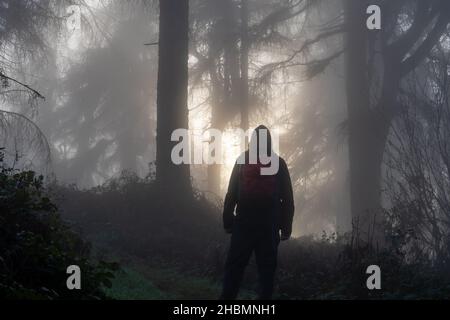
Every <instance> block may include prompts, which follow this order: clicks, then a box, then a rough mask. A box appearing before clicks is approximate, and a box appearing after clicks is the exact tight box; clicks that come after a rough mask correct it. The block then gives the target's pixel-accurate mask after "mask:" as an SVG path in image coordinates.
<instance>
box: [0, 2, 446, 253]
mask: <svg viewBox="0 0 450 320" xmlns="http://www.w3.org/2000/svg"><path fill="white" fill-rule="evenodd" d="M372 2H374V4H377V5H379V6H380V7H381V9H382V11H383V15H382V18H381V23H382V28H381V30H368V29H367V26H366V19H367V17H368V15H367V14H366V12H365V7H364V4H361V3H362V2H360V3H359V4H355V3H356V2H355V1H344V0H343V1H335V0H333V1H331V0H330V1H326V0H317V1H305V0H243V1H241V0H239V1H238V0H191V1H189V33H188V35H189V39H188V41H189V42H188V47H187V48H183V47H181V46H179V43H184V42H183V41H184V40H183V39H181V40H180V39H178V38H176V37H178V36H179V35H180V34H181V32H182V31H183V30H182V27H183V21H170V22H168V21H165V22H164V21H160V6H159V2H158V1H138V0H135V1H131V0H130V1H115V0H90V1H83V0H64V1H56V0H55V1H53V0H47V1H37V0H36V1H34V0H33V1H31V0H30V1H17V0H5V1H1V2H0V47H1V55H0V74H1V76H0V79H1V81H2V88H1V91H0V97H1V106H0V134H1V135H0V147H1V148H2V150H4V151H3V153H4V154H3V153H2V157H3V159H2V161H1V162H2V164H3V165H7V166H8V167H13V168H14V169H17V170H33V171H36V172H38V173H40V174H43V175H44V176H45V177H46V183H48V185H51V186H53V187H54V188H56V189H58V188H62V189H64V188H66V189H64V190H65V191H64V192H63V194H64V196H62V198H64V199H65V200H66V203H65V204H63V205H62V206H63V207H64V208H66V209H65V211H67V212H68V214H69V218H70V219H72V220H77V219H78V218H79V217H84V215H87V213H86V212H91V211H90V210H93V211H92V212H97V213H98V214H100V215H101V216H102V217H103V218H105V219H106V220H108V219H109V218H111V219H113V217H119V216H120V219H124V220H120V219H119V221H120V224H121V226H124V227H125V226H128V224H127V223H128V222H129V221H133V222H132V223H135V224H136V225H139V222H138V221H139V220H138V218H136V217H135V216H134V214H135V215H136V216H138V215H139V214H138V213H136V212H141V213H142V212H144V211H148V212H150V213H155V212H160V211H158V210H162V211H163V212H166V211H176V212H178V213H177V214H180V215H182V213H181V211H182V209H183V210H184V209H185V208H182V206H183V204H182V203H184V202H181V204H180V203H178V202H177V201H178V200H179V198H178V195H179V194H181V193H188V194H190V195H194V196H195V198H196V199H197V200H198V199H201V201H205V204H202V205H201V208H203V209H204V210H205V211H208V212H207V215H209V217H212V218H214V219H219V220H220V213H218V212H220V211H221V208H222V204H223V199H224V197H225V194H226V191H227V187H228V182H229V178H230V175H231V171H232V168H233V165H234V163H235V161H236V159H237V157H238V156H239V155H240V153H241V152H242V151H243V149H242V144H241V142H240V141H238V139H236V138H235V136H234V132H235V130H237V129H243V130H252V129H254V128H256V127H257V126H259V125H260V124H264V125H266V126H267V127H268V128H269V129H270V130H271V131H272V132H273V133H274V134H276V135H277V136H279V138H280V140H279V148H278V150H277V151H278V153H279V154H280V156H281V157H283V158H284V159H285V160H286V162H287V165H288V168H289V171H290V176H291V180H292V184H293V188H294V200H295V217H294V227H293V236H294V237H303V236H313V237H315V238H320V237H321V236H324V237H325V238H327V237H329V236H330V235H334V236H333V237H337V235H343V234H346V233H348V232H350V233H351V232H353V234H354V233H355V232H356V234H357V235H356V236H355V237H356V238H358V237H359V232H362V233H365V232H366V230H368V231H367V233H366V234H365V235H364V236H361V238H364V239H365V240H367V241H369V239H370V241H372V240H373V238H375V239H381V238H383V237H384V236H381V234H383V235H384V234H386V233H389V234H391V235H393V234H395V235H396V236H398V235H399V234H402V235H403V236H405V235H406V234H408V235H409V234H410V233H409V232H413V233H414V235H415V238H414V237H412V236H411V238H408V240H407V241H406V240H405V241H406V242H407V243H406V242H405V243H404V244H403V245H404V248H408V249H412V248H420V250H421V251H420V252H421V253H424V254H425V255H426V256H427V259H428V258H429V259H431V260H430V261H433V262H436V261H438V260H439V261H444V260H445V259H446V258H445V257H448V254H449V252H450V251H449V246H448V239H449V235H450V233H449V231H450V230H449V228H448V225H449V222H450V220H449V219H450V215H449V212H450V211H449V210H448V209H449V208H450V201H449V199H450V197H449V182H448V177H449V169H450V165H449V154H448V152H449V150H450V149H449V147H450V145H449V144H448V141H449V139H448V138H449V135H448V134H449V131H448V128H449V127H450V126H449V123H448V121H449V120H450V117H448V115H449V114H450V112H449V105H448V94H449V90H448V89H449V87H448V76H449V75H450V67H449V66H450V59H449V58H450V45H449V43H450V37H449V33H448V32H449V29H448V22H449V21H450V17H449V15H448V12H450V10H447V11H446V9H448V4H445V1H444V2H442V3H441V2H440V1H430V2H429V3H428V2H427V4H425V1H415V0H398V1H392V2H391V1H383V0H377V1H372ZM361 12H362V14H361ZM164 23H166V24H164ZM160 25H165V26H166V27H167V34H168V35H169V36H167V37H165V36H164V35H162V34H161V33H160V30H159V28H160ZM185 29H186V28H185ZM185 31H186V30H185ZM180 37H181V36H180ZM178 40H179V41H178ZM168 48H169V49H171V50H169V49H168ZM184 49H186V50H188V52H187V54H184V51H183V50H184ZM164 50H166V51H164ZM164 58H166V59H167V60H168V59H169V58H170V59H172V60H173V61H172V62H170V61H169V62H166V60H164V61H163V60H162V59H164ZM162 61H163V62H162ZM180 65H181V66H184V65H187V67H188V71H189V78H188V81H187V83H186V85H185V86H184V87H186V86H187V91H186V92H184V91H183V90H184V89H186V88H184V89H183V88H181V89H180V86H181V87H183V68H180V67H179V66H180ZM180 70H181V71H180ZM180 84H181V85H180ZM185 105H186V106H187V108H184V106H185ZM164 108H165V109H164ZM174 128H185V129H191V130H194V131H195V132H196V133H197V134H198V135H203V133H204V132H205V131H207V130H209V129H218V130H220V131H221V132H223V133H224V135H223V138H222V152H223V155H222V156H223V159H224V163H223V164H220V165H207V164H192V165H182V166H174V164H173V163H170V161H167V159H168V157H170V150H171V148H172V147H173V145H174V143H173V141H170V133H171V132H172V131H173V130H172V129H174ZM158 139H159V140H158ZM205 146H207V142H206V141H204V142H201V143H200V145H197V146H195V147H193V148H192V150H191V152H193V153H195V152H196V151H198V150H200V149H201V148H204V147H205ZM161 177H163V178H161ZM130 181H131V182H130ZM128 183H130V185H129V184H128ZM133 183H135V184H136V185H134V184H133ZM153 183H155V184H153ZM187 184H188V185H189V188H185V189H183V188H182V187H181V186H182V185H187ZM143 185H145V186H147V185H150V186H153V187H155V188H156V190H158V192H160V191H161V192H167V193H165V194H164V195H163V196H159V193H157V192H156V191H154V192H153V191H152V192H153V193H151V192H150V191H148V190H147V189H139V188H140V187H142V186H143ZM56 186H57V187H56ZM128 187H129V189H127V188H128ZM153 187H152V188H153ZM116 188H119V189H120V188H123V189H120V190H122V191H120V192H119V193H118V194H120V195H123V194H127V192H131V191H130V190H135V189H133V188H136V190H137V191H136V193H133V194H135V195H139V194H141V193H140V192H142V194H143V195H142V197H143V199H145V197H146V196H145V195H144V194H145V193H144V191H143V190H147V191H148V192H149V193H148V197H149V199H152V201H153V202H152V203H156V204H158V205H156V204H155V207H139V205H141V204H142V202H140V201H141V200H142V199H141V198H139V199H141V200H136V199H134V198H133V197H131V198H129V199H122V200H123V201H122V202H119V203H116V202H115V201H118V200H117V198H114V197H113V196H111V195H110V194H109V193H108V192H113V191H114V190H115V191H117V190H116ZM143 188H144V187H143ZM67 190H69V191H67ZM111 190H113V191H111ZM151 190H153V189H151ZM186 190H188V191H186ZM115 191H114V192H115ZM147 191H146V192H147ZM71 192H74V194H72V193H71ZM77 192H79V193H77ZM83 192H87V193H86V194H90V193H89V192H92V193H94V194H97V193H98V194H102V195H105V198H102V199H103V200H102V201H104V202H102V201H95V200H87V199H86V198H83V196H81V194H84V193H83ZM121 192H123V193H121ZM75 193H76V195H75ZM78 197H80V198H78ZM181 198H182V197H181ZM80 199H81V200H80ZM83 199H84V200H83ZM83 201H85V202H83ZM142 201H143V200H142ZM159 201H162V202H164V203H166V204H167V205H168V206H169V207H167V208H165V209H161V208H162V207H161V206H163V205H162V204H161V203H160V202H159ZM180 201H181V200H180ZM100 203H103V204H102V205H105V206H104V207H102V205H100ZM106 203H110V204H111V207H110V208H109V207H108V206H107V205H106ZM113 203H115V204H114V205H113ZM202 203H203V202H202ZM78 205H79V207H78ZM83 205H85V206H86V207H83ZM95 205H99V207H98V208H100V209H98V208H97V207H96V206H95ZM152 205H153V204H152ZM184 205H186V204H185V203H184ZM209 205H211V206H213V207H214V208H215V209H214V210H213V209H211V210H209V209H205V208H209V207H208V206H209ZM88 206H91V207H90V209H86V208H87V207H88ZM122 206H124V208H125V209H123V210H124V211H123V212H119V211H120V209H119V208H122ZM172 206H173V207H172ZM177 206H178V207H177ZM138 207H139V208H138ZM187 207H189V206H187ZM75 208H78V209H75ZM93 208H97V209H93ZM105 208H108V209H105ZM189 208H190V207H189ZM203 209H202V210H203ZM76 210H79V211H80V212H79V216H77V213H76V212H75V211H76ZM95 210H97V211H95ZM164 210H166V211H164ZM189 210H191V209H189ZM192 211H195V210H194V209H192ZM125 212H126V213H125ZM121 214H122V215H121ZM202 214H203V213H202ZM94 216H95V215H94ZM125 216H127V217H135V218H136V220H133V219H132V218H130V219H131V220H126V219H125V218H124V217H125ZM202 217H203V216H202ZM103 218H102V219H103ZM185 218H186V219H190V218H192V220H193V221H197V220H201V219H200V218H199V217H197V216H196V217H194V216H192V217H190V216H186V217H185ZM92 219H93V218H92ZM183 219H184V218H183ZM202 219H203V218H202ZM208 219H209V218H208ZM94 220H95V219H94ZM83 221H84V220H83ZM108 221H109V220H108ZM158 221H159V220H158ZM208 221H209V220H208ZM211 221H212V220H211ZM214 221H216V220H214ZM130 223H131V222H130ZM152 223H153V222H152ZM202 223H203V222H202ZM383 223H386V224H383ZM218 224H219V223H218ZM372 224H373V226H372ZM375 225H377V227H375ZM381 225H383V227H380V226H381ZM386 225H388V226H389V227H386ZM133 226H134V225H133ZM137 227H138V226H136V228H137ZM89 228H92V229H89ZM89 228H88V229H89V230H91V232H92V230H96V229H95V228H96V227H95V225H90V226H89ZM130 228H131V227H130ZM130 230H131V229H130ZM130 230H127V232H130V233H131V234H132V233H133V232H134V229H133V231H130ZM399 230H401V231H399ZM180 232H181V233H182V232H183V231H180ZM405 237H406V236H405ZM413 238H414V241H416V242H414V244H412V243H410V242H409V241H413V240H411V239H413ZM352 239H353V238H352ZM335 240H336V238H333V240H332V242H333V241H335ZM370 241H369V242H370ZM380 241H381V242H384V240H380ZM410 254H411V252H409V251H408V254H407V256H408V257H410Z"/></svg>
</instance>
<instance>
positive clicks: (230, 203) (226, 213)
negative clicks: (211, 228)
mask: <svg viewBox="0 0 450 320" xmlns="http://www.w3.org/2000/svg"><path fill="white" fill-rule="evenodd" d="M238 192H239V165H238V164H235V165H234V167H233V172H232V173H231V178H230V183H229V185H228V192H227V195H226V196H225V202H224V206H223V227H224V228H225V231H226V232H227V233H231V231H232V229H233V223H234V209H235V207H236V204H237V200H238Z"/></svg>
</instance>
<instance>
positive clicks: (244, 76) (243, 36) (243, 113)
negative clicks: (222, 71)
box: [240, 0, 250, 131]
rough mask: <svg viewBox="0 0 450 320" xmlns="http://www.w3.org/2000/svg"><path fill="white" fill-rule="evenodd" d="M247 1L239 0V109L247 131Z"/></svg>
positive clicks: (248, 47)
mask: <svg viewBox="0 0 450 320" xmlns="http://www.w3.org/2000/svg"><path fill="white" fill-rule="evenodd" d="M248 20H249V11H248V1H247V0H241V87H240V90H241V92H240V102H241V103H240V109H241V129H243V130H244V131H247V130H248V129H249V97H248V96H249V84H248V54H249V50H250V46H249V36H248V23H249V22H248Z"/></svg>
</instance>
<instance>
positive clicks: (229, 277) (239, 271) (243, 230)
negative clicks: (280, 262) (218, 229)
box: [221, 224, 280, 300]
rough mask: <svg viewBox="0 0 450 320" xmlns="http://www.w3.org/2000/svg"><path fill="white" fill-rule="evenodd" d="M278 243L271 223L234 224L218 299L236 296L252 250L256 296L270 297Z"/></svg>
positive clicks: (265, 298) (262, 298) (266, 298)
mask: <svg viewBox="0 0 450 320" xmlns="http://www.w3.org/2000/svg"><path fill="white" fill-rule="evenodd" d="M279 243H280V235H279V232H278V230H277V228H274V227H273V226H255V225H245V224H236V225H235V226H234V228H233V234H232V236H231V244H230V249H229V252H228V256H227V260H226V264H225V277H224V283H223V291H222V296H221V299H223V300H234V299H236V297H237V294H238V291H239V286H240V284H241V281H242V277H243V275H244V271H245V267H246V266H247V264H248V262H249V260H250V257H251V255H252V253H253V252H255V258H256V265H257V267H258V274H259V285H260V288H259V299H261V300H269V299H271V297H272V293H273V287H274V277H275V269H276V266H277V254H278V245H279Z"/></svg>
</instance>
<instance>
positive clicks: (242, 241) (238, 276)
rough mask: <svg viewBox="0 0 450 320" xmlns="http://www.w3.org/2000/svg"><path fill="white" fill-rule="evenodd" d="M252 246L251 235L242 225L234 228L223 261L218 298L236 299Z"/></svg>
mask: <svg viewBox="0 0 450 320" xmlns="http://www.w3.org/2000/svg"><path fill="white" fill-rule="evenodd" d="M253 248H254V237H253V235H252V234H251V233H250V232H248V230H245V229H244V228H242V227H237V228H235V229H234V230H233V234H232V236H231V244H230V249H229V251H228V256H227V261H226V263H225V277H224V281H223V290H222V295H221V297H220V299H222V300H234V299H236V297H237V295H238V292H239V286H240V284H241V281H242V277H243V275H244V271H245V267H246V266H247V264H248V261H249V260H250V256H251V254H252V252H253Z"/></svg>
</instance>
